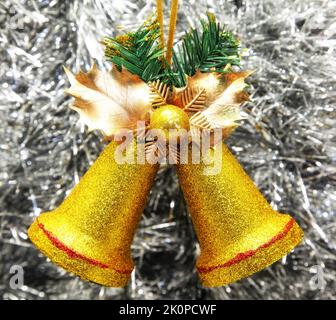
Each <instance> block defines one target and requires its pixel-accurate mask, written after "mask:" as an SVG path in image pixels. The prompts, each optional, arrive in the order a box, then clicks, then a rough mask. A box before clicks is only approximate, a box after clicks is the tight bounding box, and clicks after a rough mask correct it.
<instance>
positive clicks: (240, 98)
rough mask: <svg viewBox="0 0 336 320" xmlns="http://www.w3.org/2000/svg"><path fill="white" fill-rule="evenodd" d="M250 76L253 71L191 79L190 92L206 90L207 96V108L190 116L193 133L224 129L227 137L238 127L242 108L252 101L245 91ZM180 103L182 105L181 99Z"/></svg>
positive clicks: (197, 75) (199, 73) (197, 76)
mask: <svg viewBox="0 0 336 320" xmlns="http://www.w3.org/2000/svg"><path fill="white" fill-rule="evenodd" d="M251 73H252V72H251V71H244V72H229V73H216V72H211V73H201V72H197V73H196V74H195V75H194V76H193V77H191V78H189V79H188V86H187V88H197V90H201V89H204V90H205V93H206V102H205V104H206V108H204V110H201V111H199V112H197V113H196V114H194V115H193V116H191V118H190V126H191V129H192V130H193V129H194V128H199V129H201V130H212V129H215V128H221V129H222V131H223V134H224V136H225V137H226V136H228V135H229V134H230V133H231V132H232V131H233V130H234V129H235V128H236V127H237V126H238V124H237V121H238V120H240V119H241V118H242V117H241V115H240V109H239V107H240V104H241V103H242V102H244V101H246V100H248V99H249V96H248V94H247V93H246V92H245V91H244V89H245V87H246V83H245V78H246V77H248V76H249V75H250V74H251ZM186 90H187V89H186ZM182 95H183V94H181V96H182ZM181 101H183V99H182V98H181Z"/></svg>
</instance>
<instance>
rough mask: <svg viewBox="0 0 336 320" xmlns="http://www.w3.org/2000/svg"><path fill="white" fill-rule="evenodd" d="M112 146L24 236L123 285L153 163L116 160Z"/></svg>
mask: <svg viewBox="0 0 336 320" xmlns="http://www.w3.org/2000/svg"><path fill="white" fill-rule="evenodd" d="M116 149H117V144H116V143H114V142H111V143H110V144H109V145H108V146H107V147H106V148H105V150H104V151H103V152H102V154H101V155H100V156H99V158H98V159H97V161H96V162H95V163H94V164H93V165H92V166H91V168H90V169H89V170H88V171H87V172H86V174H85V175H84V176H83V177H82V179H81V180H80V182H79V183H78V185H77V186H76V187H75V188H74V189H73V190H72V192H71V194H70V195H69V196H68V197H67V198H66V199H65V201H64V202H63V203H62V204H61V205H60V206H59V208H57V209H56V210H54V211H51V212H47V213H44V214H42V215H40V216H39V217H38V218H37V219H36V220H35V221H34V223H33V224H32V225H31V226H30V228H29V230H28V235H29V238H30V239H31V241H32V242H33V243H34V244H35V245H36V247H37V248H39V249H40V250H41V251H42V252H43V253H44V254H45V255H46V256H48V257H49V258H50V259H51V260H52V261H53V262H55V263H56V264H58V265H59V266H61V267H63V268H64V269H66V270H68V271H70V272H73V273H74V274H77V275H79V276H80V277H81V278H83V279H86V280H89V281H93V282H96V283H99V284H102V285H105V286H113V287H122V286H125V285H126V283H127V281H128V279H129V276H130V274H131V272H132V270H133V267H134V264H133V261H132V258H131V251H130V246H131V243H132V240H133V236H134V232H135V229H136V227H137V224H138V222H139V219H140V216H141V214H142V211H143V209H144V207H145V205H146V198H147V194H148V193H149V191H150V188H151V185H152V183H153V180H154V177H155V175H156V173H157V170H158V166H156V165H155V166H154V165H150V164H143V165H138V164H118V163H116V161H115V151H116ZM135 149H136V148H135Z"/></svg>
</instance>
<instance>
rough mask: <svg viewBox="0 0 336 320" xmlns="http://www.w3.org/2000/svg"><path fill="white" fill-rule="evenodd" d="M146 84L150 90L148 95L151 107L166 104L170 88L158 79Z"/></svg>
mask: <svg viewBox="0 0 336 320" xmlns="http://www.w3.org/2000/svg"><path fill="white" fill-rule="evenodd" d="M148 86H149V88H150V91H151V93H150V95H151V103H152V107H153V108H158V107H161V106H163V105H165V104H167V100H168V97H169V93H170V88H169V86H168V85H167V84H165V83H163V82H161V81H160V80H156V81H154V82H149V83H148Z"/></svg>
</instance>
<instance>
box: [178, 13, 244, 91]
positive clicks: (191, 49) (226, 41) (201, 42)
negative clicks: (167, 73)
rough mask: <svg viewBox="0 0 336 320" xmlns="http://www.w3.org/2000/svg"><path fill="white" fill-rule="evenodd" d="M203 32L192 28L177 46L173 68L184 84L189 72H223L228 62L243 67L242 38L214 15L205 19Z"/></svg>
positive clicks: (180, 83)
mask: <svg viewBox="0 0 336 320" xmlns="http://www.w3.org/2000/svg"><path fill="white" fill-rule="evenodd" d="M201 25H202V30H201V32H200V31H198V30H196V29H191V30H190V31H189V32H187V33H186V34H185V36H184V38H183V40H182V41H181V43H180V44H178V45H177V50H175V56H176V57H175V59H174V60H173V71H174V72H175V74H176V77H177V79H176V80H175V81H178V82H179V85H180V86H183V85H185V75H188V76H193V75H194V74H195V73H196V72H197V70H200V71H201V72H212V71H216V72H223V71H224V69H225V67H226V66H227V65H231V66H234V65H236V66H239V64H240V56H239V40H238V39H237V38H235V37H234V36H233V34H232V33H231V32H229V31H226V30H225V28H223V27H221V26H220V24H219V23H217V21H216V18H215V17H214V16H213V15H212V14H210V13H209V14H208V21H205V20H202V21H201Z"/></svg>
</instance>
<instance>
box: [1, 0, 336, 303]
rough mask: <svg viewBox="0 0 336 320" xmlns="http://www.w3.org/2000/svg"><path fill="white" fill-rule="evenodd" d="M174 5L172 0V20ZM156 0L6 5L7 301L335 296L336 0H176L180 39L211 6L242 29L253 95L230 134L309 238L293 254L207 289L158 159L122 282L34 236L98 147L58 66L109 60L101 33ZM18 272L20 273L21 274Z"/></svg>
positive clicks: (275, 201) (13, 0) (175, 192)
mask: <svg viewBox="0 0 336 320" xmlns="http://www.w3.org/2000/svg"><path fill="white" fill-rule="evenodd" d="M168 8H169V4H167V5H166V19H168ZM154 9H155V1H153V0H152V1H144V0H138V1H137V0H132V1H128V0H126V1H124V0H123V1H120V0H82V1H79V0H70V1H62V0H2V1H1V2H0V63H1V67H0V68H1V69H0V121H1V122H0V123H1V125H0V138H1V140H0V292H1V297H2V298H3V299H167V298H172V299H211V298H213V299H334V298H336V280H335V279H336V241H335V240H336V236H335V234H336V223H335V214H336V192H335V177H336V175H335V173H336V170H335V161H336V140H335V139H336V138H335V136H336V135H335V133H336V132H335V128H336V117H335V102H336V94H335V92H336V61H335V56H336V52H335V51H336V50H335V48H336V22H335V21H336V19H335V18H336V1H332V0H330V1H322V0H279V1H273V0H246V1H243V0H237V1H229V0H216V1H214V0H198V1H194V0H193V1H181V2H180V11H179V17H178V27H177V34H176V37H177V38H179V37H181V36H182V35H183V32H184V31H185V30H187V29H189V27H190V26H193V27H197V26H198V25H199V19H200V18H201V17H205V14H206V11H210V12H213V13H215V15H216V16H217V17H218V18H219V20H220V21H221V22H223V23H225V24H226V25H227V27H228V29H230V30H232V31H233V32H234V33H235V34H236V35H239V37H240V39H241V42H242V46H243V47H245V48H246V50H245V51H243V53H244V55H245V56H246V57H245V59H244V63H243V68H246V69H247V68H250V69H256V72H255V73H254V75H253V76H252V77H251V79H250V84H251V88H250V91H251V93H253V94H252V99H253V100H252V102H250V103H248V104H247V105H246V106H245V107H244V112H245V113H246V115H247V119H246V121H245V123H244V124H243V126H242V127H241V128H239V129H238V130H237V131H236V132H235V133H234V134H233V135H232V137H231V138H230V139H229V140H228V141H227V143H228V144H229V146H230V147H231V149H232V150H233V151H234V152H235V154H236V156H237V157H238V159H239V160H240V162H241V163H242V164H243V165H244V167H245V168H246V170H247V171H248V173H249V174H250V176H251V178H252V179H253V180H254V181H255V183H256V184H257V185H258V186H259V188H260V189H261V190H262V192H263V193H264V195H265V196H266V197H267V198H268V199H269V201H270V202H271V203H272V205H273V207H274V208H275V209H277V210H278V211H281V212H288V213H291V214H293V215H294V217H295V218H296V219H297V221H298V222H299V224H300V225H301V226H302V227H303V228H304V230H305V241H304V243H303V244H302V245H301V246H299V247H298V248H297V249H295V250H294V252H293V253H291V254H290V255H289V256H287V257H286V258H284V259H282V260H281V261H280V262H278V263H276V264H274V265H273V266H272V267H270V268H267V269H266V270H264V271H261V272H259V273H258V274H256V275H254V276H252V277H250V278H248V279H245V280H242V281H239V282H237V283H235V284H233V285H230V286H226V287H222V288H216V289H205V288H202V287H201V286H200V284H199V280H198V278H197V274H196V272H195V268H194V264H195V259H196V256H197V254H198V252H199V248H198V245H197V242H196V239H195V235H194V231H193V228H192V224H191V223H190V221H189V218H188V215H187V212H186V205H185V203H184V200H183V197H182V195H181V192H180V189H179V184H178V182H177V178H176V175H175V172H174V169H173V168H171V167H166V168H162V169H161V171H160V174H159V175H158V177H157V179H156V182H155V186H154V187H153V189H152V191H151V194H150V198H149V202H148V206H147V208H146V210H145V213H144V215H143V218H142V221H141V223H140V226H139V229H138V232H137V234H136V237H135V239H134V243H133V247H132V250H133V257H134V259H135V262H136V270H135V272H134V273H133V274H132V278H131V281H130V283H129V285H128V286H127V288H125V289H113V288H111V289H107V288H103V287H100V286H98V285H94V284H90V283H87V282H84V281H81V280H80V279H79V278H77V277H74V276H73V275H71V274H69V273H67V272H65V271H63V270H62V269H60V268H58V267H56V266H55V265H53V264H51V263H50V261H48V260H47V259H46V258H45V257H44V256H43V255H42V254H41V253H39V252H38V251H37V250H36V249H35V248H34V247H33V246H32V244H31V243H30V242H29V240H28V239H27V227H28V226H29V224H30V223H31V222H32V220H33V219H34V218H35V217H36V216H38V215H39V214H40V213H41V212H42V211H47V210H51V209H53V208H55V207H57V206H58V205H59V204H60V203H61V201H62V200H63V199H64V197H65V196H66V195H67V194H68V193H69V191H70V190H71V188H73V186H74V185H75V184H76V183H77V182H78V181H79V179H80V177H81V176H82V175H83V173H84V172H85V171H86V170H87V169H88V167H89V166H90V165H91V164H92V163H93V162H94V160H95V159H96V157H97V156H98V154H99V152H100V151H101V149H102V148H103V145H102V143H101V137H100V136H99V135H98V134H96V133H90V134H89V133H87V131H86V130H85V128H83V127H82V126H81V125H80V124H79V123H78V117H77V115H76V114H75V113H74V112H72V111H70V110H69V108H68V105H69V103H70V100H69V98H68V97H66V96H65V95H64V94H63V90H64V88H66V87H67V86H68V83H67V81H66V78H65V75H64V72H63V70H62V65H66V66H68V67H69V68H70V69H72V70H74V71H78V70H79V69H80V68H83V69H87V68H88V66H89V65H90V64H91V62H92V60H93V59H96V60H97V61H98V63H99V64H100V65H101V66H102V67H103V66H106V67H107V66H108V63H106V62H105V60H104V57H103V49H102V46H101V45H100V44H99V41H100V40H101V39H102V37H103V36H105V35H110V36H115V35H117V34H118V33H121V32H123V31H125V30H126V31H127V30H130V29H132V28H135V27H136V26H137V25H139V23H140V22H142V21H143V20H145V19H146V18H147V17H148V16H149V14H150V13H152V12H153V11H154ZM18 272H22V273H23V278H22V279H23V280H22V279H21V280H22V281H21V282H20V281H19V280H20V279H19V278H14V277H15V276H17V275H18Z"/></svg>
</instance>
